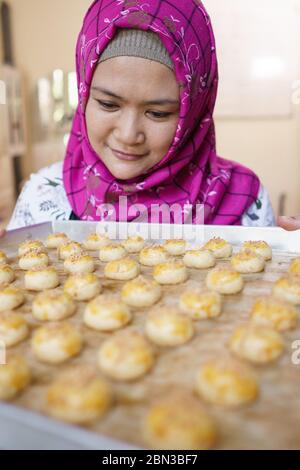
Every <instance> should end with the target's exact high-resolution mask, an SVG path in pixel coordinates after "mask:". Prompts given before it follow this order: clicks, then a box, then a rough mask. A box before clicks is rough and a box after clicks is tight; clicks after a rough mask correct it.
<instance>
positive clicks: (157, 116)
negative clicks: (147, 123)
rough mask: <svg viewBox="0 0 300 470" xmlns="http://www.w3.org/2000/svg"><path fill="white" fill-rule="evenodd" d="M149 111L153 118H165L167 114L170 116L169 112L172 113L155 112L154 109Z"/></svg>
mask: <svg viewBox="0 0 300 470" xmlns="http://www.w3.org/2000/svg"><path fill="white" fill-rule="evenodd" d="M150 113H151V114H152V116H154V117H155V118H158V119H159V118H160V119H162V118H166V117H168V116H171V114H172V113H156V112H154V111H150Z"/></svg>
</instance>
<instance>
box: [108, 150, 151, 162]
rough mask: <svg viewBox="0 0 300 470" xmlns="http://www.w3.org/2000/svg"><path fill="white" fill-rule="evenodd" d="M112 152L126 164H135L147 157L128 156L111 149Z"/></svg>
mask: <svg viewBox="0 0 300 470" xmlns="http://www.w3.org/2000/svg"><path fill="white" fill-rule="evenodd" d="M111 151H112V153H113V154H114V155H115V156H116V157H117V158H118V159H119V160H123V161H126V162H135V161H137V160H140V159H141V158H142V157H144V156H145V154H144V155H128V154H126V153H121V152H118V151H117V150H113V149H111Z"/></svg>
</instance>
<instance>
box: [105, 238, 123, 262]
mask: <svg viewBox="0 0 300 470" xmlns="http://www.w3.org/2000/svg"><path fill="white" fill-rule="evenodd" d="M125 256H126V250H125V248H123V247H122V245H118V244H117V243H110V244H109V245H106V246H103V247H102V248H101V249H100V252H99V259H100V261H102V262H103V263H108V262H109V261H115V260H119V259H122V258H125Z"/></svg>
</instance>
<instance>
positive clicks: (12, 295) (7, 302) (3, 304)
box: [0, 286, 25, 312]
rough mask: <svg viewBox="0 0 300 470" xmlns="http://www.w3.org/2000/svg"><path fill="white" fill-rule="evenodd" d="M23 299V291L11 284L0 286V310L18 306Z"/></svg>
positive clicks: (12, 308)
mask: <svg viewBox="0 0 300 470" xmlns="http://www.w3.org/2000/svg"><path fill="white" fill-rule="evenodd" d="M24 300H25V297H24V293H23V291H22V290H21V289H19V288H17V287H12V286H8V287H3V288H2V289H1V288H0V312H4V311H5V310H14V309H15V308H18V307H20V305H22V304H23V302H24Z"/></svg>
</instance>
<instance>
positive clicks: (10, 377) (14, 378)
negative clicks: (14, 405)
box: [0, 354, 31, 400]
mask: <svg viewBox="0 0 300 470" xmlns="http://www.w3.org/2000/svg"><path fill="white" fill-rule="evenodd" d="M30 380H31V371H30V368H29V365H28V363H27V361H26V359H25V358H23V357H22V356H19V355H16V354H14V355H9V356H8V358H7V363H6V364H5V365H2V366H0V400H11V399H12V398H14V397H15V396H16V395H18V394H19V393H20V392H22V391H23V390H24V389H25V388H26V387H27V386H28V385H29V383H30Z"/></svg>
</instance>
